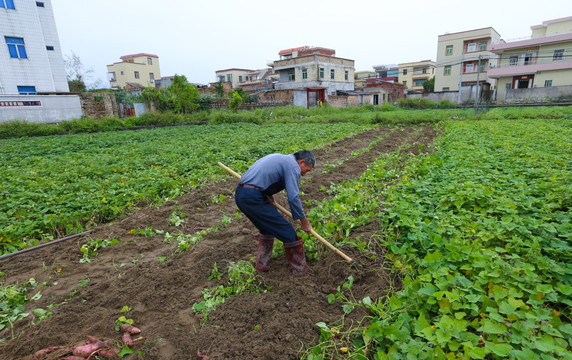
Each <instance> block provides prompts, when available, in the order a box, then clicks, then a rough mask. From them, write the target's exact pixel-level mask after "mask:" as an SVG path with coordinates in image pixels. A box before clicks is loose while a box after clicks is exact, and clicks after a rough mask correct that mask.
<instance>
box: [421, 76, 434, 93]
mask: <svg viewBox="0 0 572 360" xmlns="http://www.w3.org/2000/svg"><path fill="white" fill-rule="evenodd" d="M423 90H424V91H425V92H433V91H434V90H435V76H433V77H432V78H431V79H429V80H427V81H425V82H424V83H423Z"/></svg>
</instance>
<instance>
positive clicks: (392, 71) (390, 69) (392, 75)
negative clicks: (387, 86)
mask: <svg viewBox="0 0 572 360" xmlns="http://www.w3.org/2000/svg"><path fill="white" fill-rule="evenodd" d="M373 70H374V71H375V74H376V78H378V79H381V80H383V81H389V82H394V83H396V82H397V81H398V79H399V67H398V66H397V65H393V64H392V65H375V66H374V67H373Z"/></svg>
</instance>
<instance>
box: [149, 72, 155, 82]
mask: <svg viewBox="0 0 572 360" xmlns="http://www.w3.org/2000/svg"><path fill="white" fill-rule="evenodd" d="M149 79H150V80H151V82H153V81H155V74H153V73H149Z"/></svg>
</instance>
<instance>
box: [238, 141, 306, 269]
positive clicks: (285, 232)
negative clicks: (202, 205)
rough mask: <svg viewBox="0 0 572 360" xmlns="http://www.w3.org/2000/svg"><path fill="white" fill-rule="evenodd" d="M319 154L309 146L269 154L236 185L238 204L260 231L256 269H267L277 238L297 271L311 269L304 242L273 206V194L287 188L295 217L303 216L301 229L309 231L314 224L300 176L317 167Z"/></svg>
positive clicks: (298, 218)
mask: <svg viewBox="0 0 572 360" xmlns="http://www.w3.org/2000/svg"><path fill="white" fill-rule="evenodd" d="M315 165H316V158H315V157H314V154H312V152H311V151H309V150H300V151H298V152H297V153H295V154H290V155H283V154H270V155H267V156H264V157H262V158H260V159H258V160H257V161H256V162H255V163H254V164H253V165H252V166H251V167H250V169H248V170H247V171H246V172H245V173H244V175H242V178H241V180H240V184H238V187H237V188H236V194H235V201H236V205H237V206H238V208H239V209H240V211H242V212H243V213H244V214H245V215H246V217H248V219H250V221H251V222H252V223H253V224H254V226H256V228H257V229H258V230H259V231H260V237H259V239H258V252H257V254H256V269H257V270H258V271H268V270H269V269H270V257H271V256H272V249H273V247H274V238H278V240H280V241H282V242H283V243H284V251H285V253H286V260H287V261H288V264H290V267H291V268H292V273H293V274H294V275H299V274H304V275H307V274H308V272H309V269H308V265H306V255H305V254H304V243H303V241H302V239H301V238H299V237H298V235H297V234H296V230H294V228H293V227H292V225H291V224H290V222H288V221H287V220H286V219H284V217H283V216H282V215H280V213H279V212H278V209H276V207H274V204H275V203H274V197H273V195H274V194H276V193H277V192H279V191H282V190H284V189H286V194H287V195H288V203H289V204H290V210H291V212H292V218H293V219H294V220H300V226H301V227H302V230H304V231H305V232H307V233H309V232H310V231H311V230H312V226H311V225H310V222H309V221H308V218H307V217H306V214H305V213H304V209H303V208H302V202H301V201H300V194H299V183H298V181H299V180H300V176H304V175H306V173H307V172H308V171H310V170H312V169H313V168H314V166H315Z"/></svg>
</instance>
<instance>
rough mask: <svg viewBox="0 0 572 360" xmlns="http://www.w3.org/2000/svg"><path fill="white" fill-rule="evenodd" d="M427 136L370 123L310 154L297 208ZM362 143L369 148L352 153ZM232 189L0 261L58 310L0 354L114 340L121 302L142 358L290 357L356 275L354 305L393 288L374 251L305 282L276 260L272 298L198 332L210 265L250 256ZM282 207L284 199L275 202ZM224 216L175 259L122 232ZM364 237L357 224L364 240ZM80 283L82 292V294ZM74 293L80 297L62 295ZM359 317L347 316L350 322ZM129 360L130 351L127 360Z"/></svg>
mask: <svg viewBox="0 0 572 360" xmlns="http://www.w3.org/2000/svg"><path fill="white" fill-rule="evenodd" d="M435 135H436V133H435V130H434V128H433V127H430V126H426V127H391V128H377V129H375V130H371V131H367V132H364V133H362V134H359V135H358V136H356V137H354V138H350V139H345V140H342V141H340V142H337V143H334V144H331V145H330V146H327V147H326V148H323V149H319V150H315V151H314V153H315V155H316V158H317V161H318V166H317V169H316V170H315V171H312V172H310V173H309V174H308V175H307V176H306V177H304V178H303V180H304V181H303V183H302V185H301V189H302V191H303V193H304V195H303V201H304V200H309V199H312V200H317V201H320V200H322V199H324V198H325V196H327V193H326V192H325V191H320V189H321V188H323V187H326V188H327V187H329V186H330V184H331V183H334V184H336V183H339V182H341V181H345V180H349V179H352V178H355V177H358V176H359V175H360V174H361V173H363V172H364V171H365V170H366V168H367V165H368V164H369V163H370V162H371V161H372V160H373V159H374V158H376V157H378V156H379V154H380V153H384V152H390V151H394V150H395V149H397V148H398V147H399V146H401V145H403V144H404V143H405V142H408V143H411V144H414V145H412V146H411V148H410V149H409V150H408V151H410V152H412V153H415V152H416V151H417V150H418V149H419V147H418V146H417V145H418V144H425V145H427V144H430V143H432V141H433V138H434V137H435ZM368 147H371V148H370V149H369V151H366V152H363V153H360V152H359V151H360V150H361V149H364V148H368ZM352 153H353V154H354V156H352ZM334 165H335V167H334ZM236 183H237V182H236V180H235V179H234V178H230V177H229V179H228V180H227V181H222V182H219V183H216V184H212V185H210V186H207V187H205V188H203V189H200V190H197V191H193V192H192V193H189V194H187V195H185V196H183V197H181V198H179V199H176V200H174V201H171V202H169V203H167V204H165V205H163V206H160V207H149V208H145V209H142V210H140V211H138V212H136V213H133V214H131V215H129V216H127V217H125V218H122V219H120V220H117V221H115V222H114V223H111V224H105V225H101V226H99V227H97V228H95V229H94V231H93V232H92V233H90V234H89V235H87V236H84V237H81V238H78V239H74V240H69V241H65V242H62V243H60V244H57V245H53V246H49V247H45V248H43V249H39V250H36V251H33V252H29V253H26V254H22V255H19V256H16V257H12V258H9V259H6V260H4V261H1V262H0V269H2V270H6V271H7V277H6V278H5V280H6V283H7V284H11V283H17V282H24V281H27V280H28V279H29V278H31V277H33V278H35V279H36V281H38V282H39V283H43V282H46V281H47V282H48V283H49V286H47V287H45V288H43V289H42V294H43V296H42V298H41V299H40V300H39V301H37V302H33V303H31V304H32V305H33V306H34V308H35V307H42V308H45V307H46V306H48V305H50V304H55V303H62V302H63V301H66V303H65V304H62V305H59V306H57V307H55V308H53V309H51V310H50V311H52V312H53V315H52V316H51V317H49V318H47V319H46V320H44V321H42V322H40V323H38V324H36V325H31V326H30V320H29V319H28V320H24V321H22V322H20V323H18V324H16V326H15V328H14V331H15V332H16V333H17V334H19V337H18V338H17V339H14V340H11V339H9V337H10V331H9V330H8V329H5V330H3V331H1V332H0V338H8V339H6V340H5V341H3V342H1V343H0V359H22V358H25V357H28V356H29V355H31V354H33V353H34V352H35V351H36V350H39V349H42V348H45V347H48V346H54V345H66V344H72V343H73V342H74V341H77V340H82V339H84V338H85V336H86V335H94V336H98V337H100V338H110V339H114V340H120V335H118V334H119V333H117V332H116V331H115V330H114V325H115V320H116V319H117V318H118V317H119V316H120V315H122V314H120V312H119V311H120V309H121V308H122V307H123V306H125V305H127V306H130V307H132V308H133V310H132V311H131V312H129V314H128V317H129V318H132V319H133V320H134V321H135V324H136V325H137V326H138V327H140V328H141V330H142V334H143V335H144V336H145V337H146V339H147V342H146V343H145V344H144V345H141V346H139V347H138V348H137V349H138V350H141V351H144V353H143V354H142V355H141V357H140V358H142V359H200V357H199V356H198V355H197V354H198V352H200V354H203V355H208V357H209V359H210V360H213V359H298V358H299V350H300V349H301V348H303V347H304V346H306V345H307V344H311V343H312V342H313V341H316V340H317V339H318V337H319V331H318V329H317V327H316V326H315V324H316V323H317V322H319V321H324V322H335V321H338V320H340V319H341V318H342V315H343V311H342V309H341V307H340V306H339V305H329V304H328V302H327V300H326V297H327V295H328V294H329V293H332V292H335V289H336V287H337V286H339V285H341V284H343V282H344V281H346V279H347V278H348V276H350V275H352V276H353V277H354V279H355V282H354V286H353V288H352V291H353V293H354V295H355V297H356V298H357V299H361V298H363V297H365V296H370V297H371V298H378V297H380V296H382V295H383V294H384V293H385V292H386V290H387V289H388V287H389V286H390V285H391V281H392V279H391V278H390V276H389V275H388V274H387V273H386V272H385V271H384V270H383V263H382V262H381V261H382V257H381V256H380V257H377V258H376V259H373V260H372V259H370V258H366V257H364V256H363V255H362V253H361V252H360V251H358V250H356V249H354V248H352V247H349V246H347V247H344V248H343V249H342V251H344V252H345V253H346V254H348V255H349V256H351V257H353V258H354V260H355V264H354V265H352V266H349V265H348V264H347V263H345V262H344V261H343V260H342V259H341V258H340V257H338V256H337V255H335V254H333V253H331V252H327V253H326V254H325V255H324V256H323V257H322V259H321V260H320V261H318V262H313V263H310V264H309V265H310V268H311V272H312V274H311V276H308V277H294V276H293V275H291V274H290V270H289V268H288V265H287V263H286V261H285V259H284V258H283V257H278V258H276V259H273V260H272V263H271V270H270V272H268V273H264V274H263V275H262V278H263V281H264V284H266V285H267V286H271V287H272V288H271V290H270V291H268V292H266V293H264V294H261V295H256V294H255V295H243V296H237V297H233V298H230V299H229V300H228V301H227V302H226V303H225V304H223V305H221V306H219V307H218V308H217V310H216V311H214V312H212V313H211V315H210V318H209V321H208V323H207V325H206V326H201V324H200V319H199V318H198V317H197V316H196V315H195V314H194V313H193V310H192V305H193V303H195V302H199V301H201V300H202V299H203V296H202V290H203V289H204V288H211V287H213V286H216V285H218V284H219V283H221V282H220V281H216V280H214V281H209V280H208V277H209V276H210V275H211V272H212V270H213V265H214V264H215V263H216V264H217V266H218V268H219V270H221V272H223V271H224V269H226V268H227V266H228V264H229V263H230V262H234V261H237V260H248V259H250V258H253V257H255V254H256V246H257V243H256V239H255V237H254V233H255V228H254V227H253V226H252V225H251V224H250V223H249V222H248V220H247V219H246V218H245V217H241V218H239V219H236V218H235V217H233V214H234V213H235V212H236V206H235V204H234V200H233V189H234V187H235V186H236ZM221 195H224V196H226V199H224V200H222V201H219V200H220V199H223V198H224V196H221ZM213 200H214V201H213ZM281 200H282V201H281ZM278 201H279V202H280V203H281V204H286V202H285V201H283V199H280V198H278ZM174 211H175V212H184V213H186V214H187V215H188V216H187V217H186V218H185V223H184V224H182V225H181V226H178V227H174V226H172V225H170V223H169V215H170V214H172V213H173V212H174ZM223 216H228V217H230V218H231V219H232V222H231V224H230V225H229V226H227V227H223V228H221V229H219V230H218V231H215V232H209V233H208V234H207V235H205V236H204V237H203V241H201V242H199V243H198V244H196V245H195V246H192V247H191V248H190V249H189V250H187V251H185V252H182V253H179V254H176V255H172V253H173V250H174V249H175V247H176V245H175V243H166V242H164V241H163V238H164V236H163V235H157V236H150V237H145V236H142V235H134V234H130V231H131V230H133V229H145V228H147V227H151V228H152V229H156V230H157V229H160V230H164V231H167V232H170V233H176V232H178V231H182V232H183V233H185V234H195V233H196V232H197V231H199V230H200V229H208V228H211V227H212V226H213V225H217V224H219V223H220V221H221V219H222V218H223ZM373 227H375V226H373ZM372 230H375V229H372V228H371V227H367V229H366V228H364V229H363V232H362V233H361V234H363V233H365V232H369V231H372ZM359 234H360V233H359V231H358V232H356V233H354V234H352V236H356V235H359ZM113 238H115V239H118V240H119V242H120V244H119V245H114V246H112V247H109V248H103V249H100V250H99V256H98V257H95V258H93V260H92V262H91V263H89V264H81V263H79V260H80V259H81V253H80V251H79V248H80V247H81V245H82V244H84V243H86V242H87V241H88V240H90V239H113ZM162 256H164V257H167V260H166V261H164V262H162V263H161V262H159V261H158V260H157V259H158V258H159V257H162ZM86 279H89V282H88V283H87V285H85V286H83V287H81V288H79V287H78V285H79V284H80V282H82V281H84V280H86ZM76 290H78V292H77V294H75V295H74V296H70V295H71V293H72V292H73V291H76ZM66 299H67V300H66ZM363 315H364V314H360V313H359V312H354V313H352V314H351V315H350V316H349V317H347V318H346V324H350V323H351V321H352V320H353V321H358V320H359V319H361V318H362V317H363ZM136 358H137V354H133V355H129V356H126V357H125V359H136Z"/></svg>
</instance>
